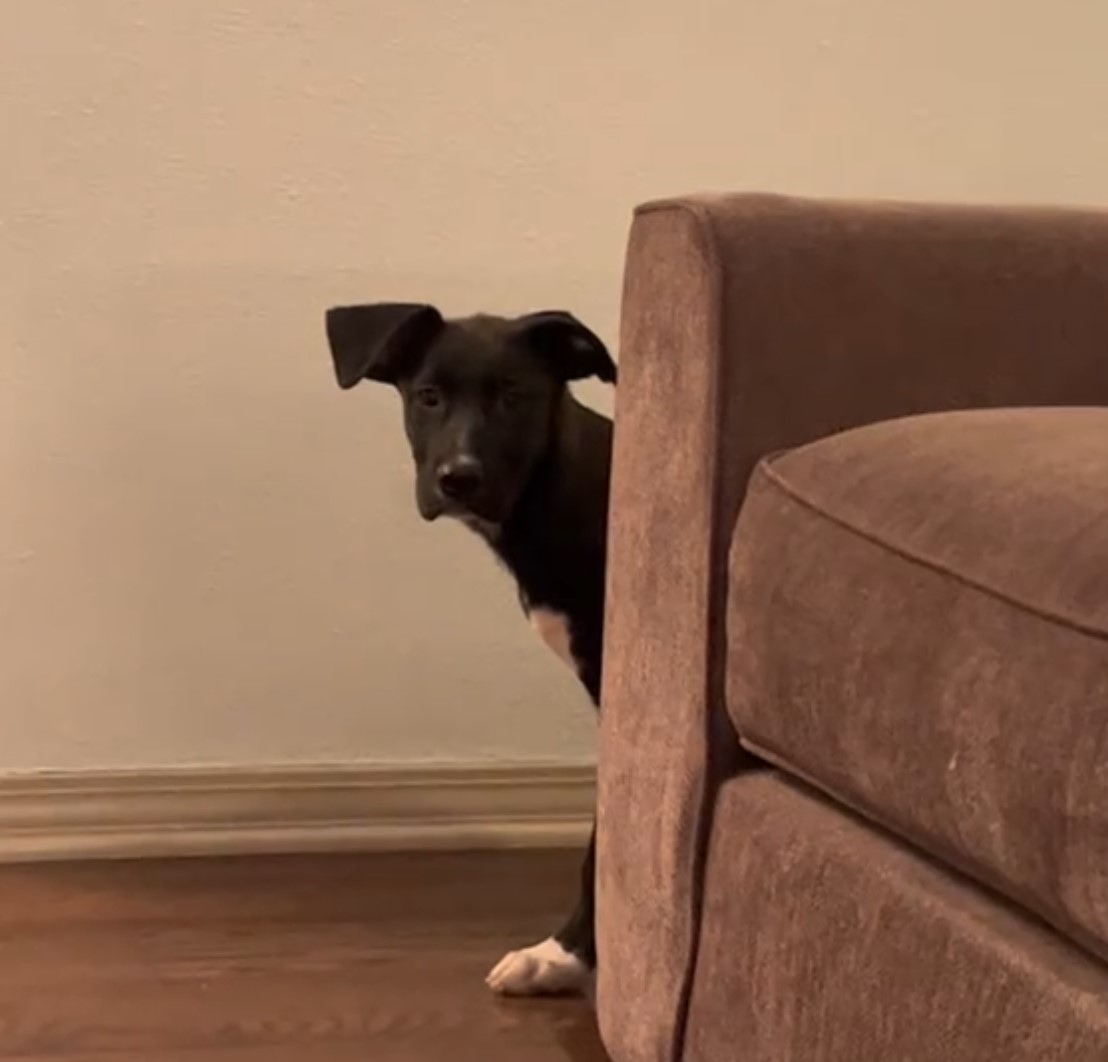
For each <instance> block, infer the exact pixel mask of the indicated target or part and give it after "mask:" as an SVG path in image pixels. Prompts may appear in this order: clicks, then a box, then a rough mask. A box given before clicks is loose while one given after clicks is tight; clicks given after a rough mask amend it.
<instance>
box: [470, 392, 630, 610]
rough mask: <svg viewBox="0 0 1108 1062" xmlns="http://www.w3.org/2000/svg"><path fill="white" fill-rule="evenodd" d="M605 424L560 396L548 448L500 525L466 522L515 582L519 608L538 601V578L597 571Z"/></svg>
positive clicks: (604, 495)
mask: <svg viewBox="0 0 1108 1062" xmlns="http://www.w3.org/2000/svg"><path fill="white" fill-rule="evenodd" d="M611 430H612V425H611V421H610V420H608V419H607V418H606V417H603V416H601V415H600V414H598V413H595V412H593V411H592V410H591V409H588V408H587V407H586V406H584V405H582V404H581V403H580V402H578V401H577V400H576V399H575V398H574V397H573V396H572V395H571V394H570V393H569V392H568V390H567V392H566V394H565V397H564V399H563V401H562V402H561V404H560V406H559V408H558V410H557V411H556V415H555V422H554V424H553V426H552V430H551V443H550V446H549V448H548V449H547V451H546V453H545V454H544V455H543V457H542V458H540V460H539V461H538V462H537V464H536V465H535V468H534V470H533V471H532V473H531V476H530V477H529V479H528V481H527V485H526V486H525V488H524V489H523V491H522V493H521V495H520V497H519V500H518V501H517V503H516V505H515V508H514V509H513V511H512V514H511V516H510V517H509V518H508V519H507V520H506V521H504V522H503V523H502V524H488V523H486V522H484V521H479V520H468V521H467V524H468V526H469V527H470V528H471V529H472V530H474V531H476V532H477V534H479V535H480V536H481V537H482V538H484V539H485V541H486V542H487V543H488V544H489V546H490V547H491V548H492V549H493V551H494V552H495V553H496V554H497V556H498V557H499V558H500V560H501V561H502V562H503V563H504V565H505V566H506V567H507V568H508V569H509V570H510V571H511V572H512V574H513V575H515V577H516V579H517V581H518V582H519V584H520V591H521V594H522V596H523V597H524V599H525V600H534V598H535V596H536V595H538V596H540V597H541V596H543V590H544V587H543V584H544V583H545V582H546V579H545V578H544V576H546V575H549V576H551V577H554V576H556V575H557V572H558V571H559V569H564V567H565V566H566V565H568V564H573V565H576V566H581V565H584V566H586V567H587V568H592V567H594V566H596V567H598V568H599V569H600V570H601V572H602V570H603V565H604V539H605V532H606V526H607V514H608V472H609V465H610V463H611Z"/></svg>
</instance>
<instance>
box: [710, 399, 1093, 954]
mask: <svg viewBox="0 0 1108 1062" xmlns="http://www.w3.org/2000/svg"><path fill="white" fill-rule="evenodd" d="M730 578H731V593H730V598H729V604H728V623H729V626H728V644H729V658H728V708H729V711H730V712H731V714H732V717H733V718H734V720H735V722H736V725H737V726H738V728H739V729H740V731H741V733H742V735H743V740H744V743H745V744H746V745H747V746H748V747H749V748H751V749H753V750H755V751H757V752H758V753H760V754H761V755H763V756H765V757H766V758H768V759H770V760H771V761H774V762H776V763H778V764H780V765H781V766H783V767H784V768H786V769H787V770H789V771H792V772H794V773H795V774H797V775H798V776H801V777H804V778H806V779H808V780H810V781H811V782H813V783H814V784H815V785H817V786H819V787H821V788H822V789H824V790H825V791H827V792H829V793H831V794H833V795H834V796H836V797H837V798H838V799H840V800H842V801H845V802H846V803H848V804H851V805H853V806H855V807H856V808H858V809H860V810H862V811H863V812H864V813H866V814H868V815H870V816H872V817H874V818H875V819H878V820H880V821H882V822H884V823H886V824H887V825H889V826H890V827H891V828H893V829H895V830H897V831H899V832H900V833H902V834H903V835H904V836H906V837H909V838H911V839H913V840H914V841H915V842H917V843H918V844H919V845H921V846H923V847H924V848H926V849H928V850H929V851H931V852H932V853H934V854H935V855H937V856H939V857H940V858H942V859H945V860H948V861H950V862H952V863H954V864H955V865H957V866H960V867H962V868H963V869H965V870H967V871H968V872H969V873H972V874H974V875H976V876H977V877H978V878H979V879H981V880H982V881H985V882H987V883H989V884H991V885H993V886H995V887H997V888H999V889H1002V890H1004V891H1005V892H1007V893H1008V894H1009V895H1011V896H1013V897H1014V898H1016V899H1017V900H1019V901H1020V902H1022V903H1024V904H1026V905H1028V906H1030V907H1032V908H1033V909H1035V910H1037V911H1038V912H1039V913H1040V914H1042V915H1043V916H1044V917H1046V918H1048V919H1049V920H1051V921H1052V922H1054V924H1055V925H1057V926H1059V927H1060V928H1062V929H1063V930H1064V931H1066V932H1068V933H1070V934H1071V935H1072V936H1074V937H1075V938H1077V939H1080V940H1082V941H1084V942H1085V943H1086V944H1088V945H1089V946H1092V947H1094V948H1097V947H1099V948H1101V950H1102V952H1108V949H1104V947H1103V945H1104V944H1105V942H1106V941H1108V642H1106V638H1108V411H1106V410H1100V409H1070V410H1001V411H991V412H980V413H952V414H939V415H934V416H927V417H917V418H909V419H905V420H900V421H894V422H889V423H885V424H880V425H875V426H872V427H868V428H862V429H859V430H856V431H852V432H846V433H843V434H842V435H839V436H836V437H833V438H830V439H827V440H824V441H822V442H819V443H816V444H814V445H811V446H808V447H805V448H803V449H800V450H796V451H793V452H791V453H788V454H785V455H781V456H778V457H776V458H773V459H769V460H767V461H764V462H763V463H762V464H761V465H760V467H759V468H758V470H757V471H756V473H755V475H754V478H753V480H752V483H751V489H750V493H749V496H748V499H747V502H746V505H745V507H744V510H743V512H742V514H741V517H740V520H739V523H738V526H737V529H736V533H735V538H734V542H733V549H732V558H731V574H730Z"/></svg>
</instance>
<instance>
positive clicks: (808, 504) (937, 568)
mask: <svg viewBox="0 0 1108 1062" xmlns="http://www.w3.org/2000/svg"><path fill="white" fill-rule="evenodd" d="M757 472H758V474H759V475H761V476H763V477H764V478H765V480H766V482H767V483H769V484H770V485H771V486H773V487H775V488H776V489H777V490H778V491H780V492H781V493H782V494H783V495H784V496H785V497H786V498H788V499H789V500H790V501H793V502H795V503H796V504H797V505H800V506H802V507H803V508H805V509H807V510H808V511H809V512H811V513H814V514H815V515H816V516H818V517H820V518H821V519H823V520H826V521H827V522H828V523H830V524H833V525H834V526H835V527H837V528H839V529H840V530H842V531H846V532H847V533H848V534H850V535H852V536H854V537H855V538H858V539H861V540H863V541H865V542H869V543H870V544H871V545H874V546H877V547H878V548H879V549H881V550H884V551H885V552H886V553H890V554H892V555H894V556H897V557H900V558H901V559H902V560H905V561H907V562H908V563H910V564H914V565H917V566H919V567H921V568H926V569H927V570H928V571H931V572H935V573H936V574H938V575H943V576H946V577H948V578H950V579H953V580H954V581H955V582H958V583H961V584H962V585H963V586H966V587H968V588H969V589H971V590H975V591H977V592H978V593H980V594H984V595H985V596H987V597H991V598H993V599H994V600H996V601H999V602H1001V603H1002V604H1004V605H1008V606H1009V607H1010V608H1013V609H1016V610H1018V611H1021V612H1026V613H1028V614H1029V615H1032V616H1035V617H1036V618H1038V619H1041V620H1047V621H1049V622H1050V623H1053V624H1054V625H1056V626H1058V627H1062V628H1065V629H1068V630H1072V631H1075V632H1076V633H1078V634H1083V635H1086V636H1087V637H1090V638H1096V639H1097V640H1099V641H1108V631H1106V630H1104V629H1103V628H1102V627H1098V626H1094V625H1093V624H1092V623H1087V622H1084V621H1082V620H1080V619H1077V618H1076V617H1074V616H1072V615H1067V614H1066V613H1064V612H1061V611H1058V610H1055V609H1049V608H1045V607H1044V606H1042V605H1037V604H1035V603H1034V602H1031V601H1027V600H1024V599H1023V598H1020V597H1017V596H1015V595H1013V594H1010V593H1008V592H1006V591H1004V590H1000V589H999V588H997V587H995V586H991V585H990V584H989V583H986V582H983V581H981V580H978V579H974V578H973V577H972V576H969V575H966V574H965V573H963V572H959V571H956V570H955V569H954V568H952V567H950V566H949V565H948V564H945V563H943V562H942V561H938V560H935V559H934V558H931V557H928V556H926V555H924V554H920V553H915V552H913V551H912V550H910V549H908V548H907V547H905V546H900V545H897V544H896V543H894V542H890V541H888V540H887V539H886V538H884V537H882V536H881V535H880V534H879V533H877V532H875V531H870V530H867V529H866V528H863V527H859V526H857V525H856V524H854V523H852V522H851V521H850V520H848V519H846V518H845V517H842V516H837V515H835V514H834V513H832V512H830V511H828V510H827V509H826V508H824V507H823V506H822V505H820V504H819V503H818V502H816V501H813V500H812V499H811V498H809V497H807V496H805V495H804V494H802V493H801V492H800V491H799V490H798V489H797V488H796V487H794V486H793V485H792V484H790V483H789V482H788V481H787V480H786V479H785V478H784V477H783V476H782V475H781V474H780V473H779V472H778V471H777V470H776V469H774V468H773V466H772V464H771V463H770V461H769V460H768V459H763V460H762V461H760V462H759V463H758V469H757Z"/></svg>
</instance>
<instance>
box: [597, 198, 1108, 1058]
mask: <svg viewBox="0 0 1108 1062" xmlns="http://www.w3.org/2000/svg"><path fill="white" fill-rule="evenodd" d="M1106 306H1108V216H1106V215H1101V214H1095V213H1083V212H1065V211H1023V210H1016V209H984V208H982V209H978V208H972V209H967V208H954V207H929V206H903V205H898V204H856V203H855V204H852V203H835V202H814V201H805V200H796V199H788V198H781V197H775V196H721V197H701V198H696V199H689V200H681V201H673V202H665V203H656V204H651V205H649V206H647V207H644V208H643V209H641V210H640V211H639V212H638V213H637V214H636V217H635V221H634V225H633V227H632V231H631V239H630V245H629V249H628V257H627V270H626V278H625V289H624V313H623V333H622V344H621V350H620V383H619V387H618V388H617V395H616V421H617V423H616V433H615V448H614V455H613V481H612V509H611V528H610V534H609V554H608V555H609V562H608V572H609V586H608V598H607V603H608V612H607V617H606V629H605V685H604V692H603V708H602V712H601V742H600V775H599V785H600V807H599V826H598V835H597V837H598V881H597V888H598V893H597V903H598V932H599V939H598V947H599V951H600V957H601V958H600V980H599V998H598V1004H599V1013H600V1021H601V1027H602V1031H603V1033H604V1036H605V1038H606V1041H607V1043H608V1044H609V1048H610V1050H611V1052H612V1054H613V1057H614V1058H615V1059H616V1060H617V1062H674V1060H675V1059H679V1058H680V1053H681V1044H682V1039H683V1036H684V1030H685V1020H684V1015H685V1008H686V1006H687V1001H688V987H689V984H690V970H691V969H692V966H693V964H694V961H695V955H696V949H697V946H698V941H699V939H700V934H699V905H700V902H701V898H702V894H703V890H702V888H701V885H702V879H703V873H704V869H703V854H704V850H705V841H706V838H707V836H708V830H709V828H710V826H711V818H712V811H713V808H714V803H715V793H716V790H717V789H718V786H719V784H720V782H721V780H722V779H724V778H726V777H728V776H729V775H731V774H733V773H734V772H735V771H736V770H739V769H740V768H741V767H742V766H743V764H744V762H749V761H744V760H743V759H742V757H741V754H740V752H739V747H738V743H737V740H736V738H735V734H734V732H733V729H732V727H731V725H730V720H729V717H728V714H727V712H726V711H725V710H724V699H725V697H724V688H725V678H726V669H727V666H728V663H727V652H726V637H725V616H726V611H727V595H728V586H727V555H728V550H729V547H730V543H731V539H732V531H733V529H734V524H735V519H736V514H737V512H738V509H739V506H740V503H741V502H742V499H743V496H744V492H745V489H746V484H747V481H748V479H749V476H750V473H751V470H752V469H753V467H754V465H755V464H756V463H757V461H758V460H759V459H760V458H761V457H762V456H763V455H765V454H766V453H769V452H771V451H776V450H779V449H783V448H789V447H796V446H799V445H802V444H805V443H809V442H812V441H814V440H816V439H819V438H821V437H823V436H827V435H830V434H832V433H834V432H835V431H837V430H839V429H844V428H850V427H855V426H859V425H863V424H867V423H872V422H875V421H880V420H884V419H888V418H893V417H899V416H905V415H908V414H912V413H920V412H929V411H938V410H951V409H964V408H971V407H975V406H994V407H995V406H1013V405H1024V404H1049V405H1076V404H1103V405H1108V313H1106V312H1105V307H1106ZM752 1062H757V1059H756V1058H755V1059H753V1060H752Z"/></svg>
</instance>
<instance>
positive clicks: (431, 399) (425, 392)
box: [415, 387, 442, 409]
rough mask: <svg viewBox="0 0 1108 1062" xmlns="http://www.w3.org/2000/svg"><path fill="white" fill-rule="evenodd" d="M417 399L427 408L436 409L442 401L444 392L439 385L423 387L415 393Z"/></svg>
mask: <svg viewBox="0 0 1108 1062" xmlns="http://www.w3.org/2000/svg"><path fill="white" fill-rule="evenodd" d="M415 400H416V401H417V402H418V403H419V404H420V405H421V406H423V407H424V408H425V409H434V408H435V407H436V406H438V405H440V404H441V402H442V394H441V392H440V391H439V389H438V388H437V387H421V388H420V389H419V390H418V391H416V393H415Z"/></svg>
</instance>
